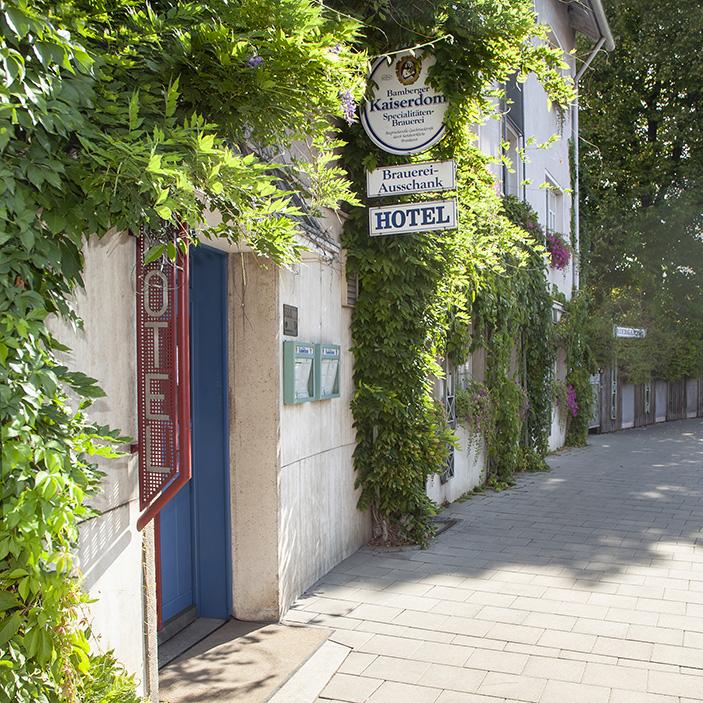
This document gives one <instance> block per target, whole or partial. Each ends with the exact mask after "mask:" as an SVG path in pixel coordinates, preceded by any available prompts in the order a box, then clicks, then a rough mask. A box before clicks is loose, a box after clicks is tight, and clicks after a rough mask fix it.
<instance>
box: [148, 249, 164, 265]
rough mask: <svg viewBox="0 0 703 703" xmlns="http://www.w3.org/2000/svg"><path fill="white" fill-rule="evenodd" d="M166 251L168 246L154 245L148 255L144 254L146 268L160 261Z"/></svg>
mask: <svg viewBox="0 0 703 703" xmlns="http://www.w3.org/2000/svg"><path fill="white" fill-rule="evenodd" d="M165 251H166V246H165V245H164V244H154V246H153V247H151V248H150V249H149V250H148V251H147V252H146V254H144V266H147V265H148V264H151V263H153V262H154V261H156V260H157V259H160V258H161V257H162V256H163V255H164V252H165Z"/></svg>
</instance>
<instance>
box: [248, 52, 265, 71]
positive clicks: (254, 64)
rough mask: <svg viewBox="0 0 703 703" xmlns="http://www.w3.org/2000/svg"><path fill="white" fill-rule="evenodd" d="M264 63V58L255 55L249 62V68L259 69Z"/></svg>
mask: <svg viewBox="0 0 703 703" xmlns="http://www.w3.org/2000/svg"><path fill="white" fill-rule="evenodd" d="M263 62H264V58H263V56H259V55H258V54H254V55H253V56H252V57H251V58H250V59H249V60H248V61H247V66H249V68H259V66H261V64H262V63H263Z"/></svg>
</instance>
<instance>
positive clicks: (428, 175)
mask: <svg viewBox="0 0 703 703" xmlns="http://www.w3.org/2000/svg"><path fill="white" fill-rule="evenodd" d="M454 188H456V164H455V162H454V161H424V162H421V163H416V164H401V165H399V166H384V167H383V168H377V169H375V170H373V171H368V172H367V173H366V193H367V195H368V196H369V197H370V198H380V197H385V196H387V195H409V194H411V193H427V192H429V191H440V190H453V189H454Z"/></svg>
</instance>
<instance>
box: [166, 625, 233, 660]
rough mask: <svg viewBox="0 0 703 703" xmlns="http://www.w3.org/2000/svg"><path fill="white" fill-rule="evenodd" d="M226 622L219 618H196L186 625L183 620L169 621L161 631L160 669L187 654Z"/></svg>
mask: <svg viewBox="0 0 703 703" xmlns="http://www.w3.org/2000/svg"><path fill="white" fill-rule="evenodd" d="M226 622H227V621H226V620H222V619H219V618H195V619H194V620H191V622H190V623H188V624H187V625H185V627H183V626H182V621H181V623H176V622H174V623H173V624H171V623H168V624H167V625H166V627H164V629H163V630H162V631H161V632H160V633H159V669H162V668H163V667H165V666H166V665H167V664H170V663H171V662H172V661H173V660H174V659H177V658H178V657H180V656H181V654H185V652H187V651H188V650H189V649H191V648H192V647H194V646H195V645H196V644H198V643H199V642H202V641H203V640H204V639H205V638H206V637H208V636H209V635H211V634H212V633H213V632H215V631H216V630H218V629H219V628H220V627H222V626H223V625H224V624H225V623H226ZM179 625H180V626H179Z"/></svg>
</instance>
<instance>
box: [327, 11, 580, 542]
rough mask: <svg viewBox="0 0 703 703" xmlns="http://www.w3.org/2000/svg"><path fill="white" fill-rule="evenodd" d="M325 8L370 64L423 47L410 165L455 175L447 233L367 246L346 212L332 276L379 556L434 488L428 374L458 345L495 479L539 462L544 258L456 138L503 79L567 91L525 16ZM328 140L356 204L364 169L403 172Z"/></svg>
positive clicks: (414, 519)
mask: <svg viewBox="0 0 703 703" xmlns="http://www.w3.org/2000/svg"><path fill="white" fill-rule="evenodd" d="M337 6H339V7H341V8H343V9H344V11H345V12H347V13H349V14H352V15H353V16H355V17H357V18H359V19H360V21H362V22H363V23H364V24H365V25H366V27H367V31H366V33H365V35H364V39H363V44H362V46H363V47H364V48H365V49H366V50H368V52H369V53H370V54H372V55H383V54H384V53H386V52H391V51H396V50H399V49H402V48H404V47H412V46H414V45H422V44H426V43H427V42H429V41H432V42H434V43H433V51H434V53H435V55H436V59H437V61H436V64H435V66H434V68H433V70H432V71H431V74H430V80H431V81H432V82H433V83H434V85H435V86H436V87H437V88H438V89H440V90H441V91H442V92H443V93H444V94H445V95H446V96H447V97H448V99H449V108H448V113H447V120H446V124H447V134H446V136H445V138H444V139H443V141H442V142H440V143H439V144H438V145H437V146H435V147H434V148H433V149H432V150H431V151H429V152H427V153H425V154H423V155H422V156H421V157H418V158H419V159H447V158H452V159H454V160H455V162H456V164H457V192H456V196H457V197H458V201H459V213H460V214H459V226H458V228H457V229H456V230H452V231H448V232H442V233H434V234H421V235H403V236H400V237H385V238H370V237H369V236H368V226H367V218H366V212H365V211H364V210H362V209H361V208H356V209H352V210H350V212H349V217H348V219H347V221H346V225H345V233H344V241H345V245H346V248H347V252H348V269H349V271H350V272H351V273H355V274H358V275H359V279H360V283H361V293H360V296H359V299H358V302H357V304H356V307H355V310H354V315H353V322H352V332H353V340H354V347H353V351H354V359H355V368H354V378H355V382H356V393H355V397H354V401H353V412H354V419H355V424H356V429H357V447H356V451H355V467H356V471H357V484H358V486H359V487H360V489H361V500H360V505H361V507H368V508H370V509H371V511H372V514H373V517H374V523H375V527H376V536H377V538H378V539H379V540H381V541H384V542H389V541H412V542H419V543H420V544H424V543H425V542H426V541H427V540H428V538H429V536H430V535H431V533H432V525H431V516H432V514H433V512H434V506H433V504H432V502H431V501H430V499H429V498H428V497H427V495H426V492H425V485H426V481H427V478H428V476H429V475H431V474H433V473H439V472H441V470H442V468H443V466H444V463H445V461H446V457H447V452H448V448H449V446H451V442H452V440H453V437H452V434H451V433H450V432H449V430H448V428H447V425H446V421H445V420H444V418H443V416H442V414H441V411H439V410H438V408H437V405H436V402H435V400H434V396H433V384H434V379H435V378H436V377H438V376H441V374H442V369H441V365H440V361H441V360H442V359H443V358H447V357H449V358H450V359H451V360H452V361H453V362H455V363H462V361H464V360H465V359H466V357H467V355H468V353H469V351H470V348H471V346H472V345H473V346H477V345H479V344H483V345H484V346H485V347H486V349H487V355H488V357H489V371H488V376H487V379H486V384H487V386H488V387H489V389H490V393H491V395H492V398H493V404H494V408H495V413H494V422H495V428H496V429H495V441H493V442H490V443H489V444H490V446H489V453H490V456H491V466H492V471H493V473H494V474H495V475H496V476H499V477H501V478H502V479H507V478H509V477H510V476H512V473H513V472H514V471H515V470H517V469H518V468H522V467H524V466H525V465H526V464H528V465H530V466H538V465H540V463H541V461H542V457H543V456H544V453H545V452H546V431H547V429H546V428H547V427H548V421H549V412H550V411H549V410H548V405H549V397H550V394H549V392H546V393H545V392H544V390H545V388H548V384H549V372H548V371H547V370H546V369H547V360H549V359H551V358H552V356H551V355H552V350H551V347H550V343H549V340H550V335H549V333H548V332H547V329H548V324H547V320H548V319H549V314H550V313H549V311H550V309H551V300H550V298H549V296H548V294H547V293H546V291H545V278H544V269H545V258H544V248H543V246H542V245H541V243H540V242H538V241H537V240H536V239H535V237H534V236H533V234H531V233H530V232H528V231H526V230H525V229H524V228H523V227H521V226H518V225H516V224H514V223H513V222H511V220H510V219H509V218H508V217H507V216H506V211H505V208H504V205H503V203H502V200H501V199H500V197H499V196H498V195H497V194H496V192H495V187H494V182H493V178H492V177H491V176H490V174H489V172H488V169H487V165H488V163H487V159H486V157H485V156H483V155H482V154H481V153H480V151H479V150H478V148H477V145H476V142H475V137H474V135H473V132H472V124H476V123H478V122H480V121H481V120H482V119H483V118H484V117H485V115H486V114H487V112H490V109H491V108H490V105H491V103H490V99H489V94H490V92H491V91H490V88H491V86H492V85H493V84H495V83H502V82H504V81H506V80H507V79H508V78H509V77H510V76H511V75H513V74H515V73H517V74H518V76H519V78H520V79H522V78H524V77H525V76H526V75H527V74H528V73H531V72H533V73H535V74H537V76H538V78H540V79H541V80H542V82H543V83H544V84H545V86H546V88H547V90H548V92H549V94H550V95H551V97H552V99H553V100H554V101H555V102H556V103H561V104H566V103H567V102H568V101H569V99H570V97H571V87H570V86H569V84H568V83H567V82H565V81H564V79H563V77H562V74H561V72H560V67H561V66H562V58H561V55H560V53H559V52H558V51H555V50H554V49H551V48H549V47H548V44H547V42H546V41H544V40H545V38H546V30H545V28H543V27H540V26H539V25H538V24H536V21H535V16H534V8H533V5H532V2H530V1H528V0H510V1H509V2H503V3H493V2H485V1H483V0H459V1H456V2H446V3H445V2H440V3H428V4H427V8H426V10H423V9H422V6H420V7H418V6H417V4H415V3H412V4H403V3H397V2H392V1H391V0H377V1H376V2H374V3H366V2H354V1H353V0H349V1H346V2H339V3H338V4H337ZM430 6H431V9H430ZM344 137H345V140H346V141H347V142H348V145H347V147H346V148H345V151H344V164H345V165H346V167H347V168H348V170H349V172H350V173H351V175H352V176H353V179H354V181H355V183H356V184H357V187H358V190H359V191H360V192H362V191H363V184H364V175H365V169H371V168H374V167H375V166H376V165H387V164H394V163H400V162H401V161H403V160H402V159H400V158H398V157H393V156H391V155H389V154H385V153H382V152H380V151H379V150H377V149H376V148H374V147H373V146H372V145H371V143H370V142H369V140H368V139H367V138H366V136H365V135H364V133H363V131H362V130H361V128H360V127H359V126H358V125H354V126H352V127H351V128H350V129H349V130H347V131H346V132H345V135H344ZM414 160H418V159H417V158H416V159H414ZM448 195H452V193H449V194H448ZM428 197H431V196H428ZM408 199H409V198H407V197H406V198H401V199H399V201H401V202H403V201H406V200H408ZM412 199H413V200H422V199H424V198H423V196H416V197H415V198H412ZM523 338H524V339H523ZM516 339H517V340H518V342H519V343H518V345H517V347H516V345H515V340H516ZM516 349H517V354H518V357H519V359H518V360H515V359H514V355H515V352H516ZM514 361H515V363H513V362H514ZM525 387H526V388H527V391H524V390H523V389H524V388H525Z"/></svg>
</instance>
